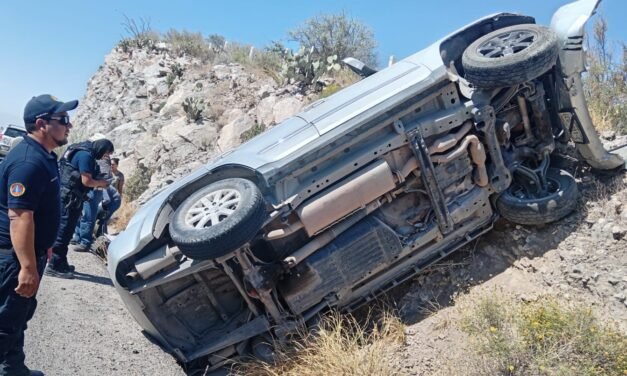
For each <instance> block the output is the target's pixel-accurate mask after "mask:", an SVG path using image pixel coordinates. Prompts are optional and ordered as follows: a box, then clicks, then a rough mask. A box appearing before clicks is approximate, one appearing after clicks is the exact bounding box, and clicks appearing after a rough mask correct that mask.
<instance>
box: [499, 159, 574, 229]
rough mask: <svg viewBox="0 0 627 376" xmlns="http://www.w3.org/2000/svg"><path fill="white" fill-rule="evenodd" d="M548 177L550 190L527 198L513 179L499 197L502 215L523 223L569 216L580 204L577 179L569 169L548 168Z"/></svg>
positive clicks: (549, 221) (547, 221)
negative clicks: (542, 195)
mask: <svg viewBox="0 0 627 376" xmlns="http://www.w3.org/2000/svg"><path fill="white" fill-rule="evenodd" d="M546 179H547V183H548V186H549V191H548V193H547V195H546V196H544V197H528V196H526V195H525V194H524V193H523V190H521V189H519V188H520V187H519V186H518V185H517V184H516V183H515V182H513V183H512V185H511V186H510V187H509V188H508V189H507V190H505V191H504V192H503V193H502V194H501V196H500V197H499V198H498V199H497V200H496V208H497V210H498V211H499V213H500V214H501V216H503V218H505V219H507V220H509V221H510V222H513V223H518V224H522V225H541V224H546V223H551V222H555V221H557V220H560V219H562V218H564V217H566V216H567V215H568V214H570V213H571V212H572V211H573V210H574V209H575V207H576V206H577V199H578V198H579V190H578V189H577V182H576V181H575V178H573V177H572V175H570V174H569V173H568V172H566V171H564V170H559V169H556V168H550V169H548V171H547V173H546Z"/></svg>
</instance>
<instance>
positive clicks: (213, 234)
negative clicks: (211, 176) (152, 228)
mask: <svg viewBox="0 0 627 376" xmlns="http://www.w3.org/2000/svg"><path fill="white" fill-rule="evenodd" d="M265 219H266V213H265V202H264V200H263V196H262V195H261V192H259V189H258V188H257V186H256V185H255V184H254V183H253V182H251V181H249V180H246V179H239V178H233V179H225V180H220V181H217V182H215V183H213V184H210V185H208V186H206V187H204V188H202V189H201V190H199V191H197V192H196V193H194V194H192V195H191V196H190V197H189V198H187V199H186V200H185V201H184V202H183V204H182V205H181V206H179V208H178V209H176V212H175V213H174V218H173V219H172V222H171V223H170V235H171V236H172V240H173V241H174V243H175V244H176V245H177V246H178V247H179V249H180V250H181V252H182V253H183V254H184V255H186V256H188V257H190V258H192V259H195V260H207V259H213V258H217V257H221V256H224V255H226V254H227V253H229V252H232V251H234V250H236V249H237V248H239V247H241V246H242V245H244V244H246V243H248V242H249V241H250V240H251V239H252V238H253V237H254V236H255V235H256V234H257V232H258V231H259V230H260V229H261V227H262V225H263V223H264V221H265Z"/></svg>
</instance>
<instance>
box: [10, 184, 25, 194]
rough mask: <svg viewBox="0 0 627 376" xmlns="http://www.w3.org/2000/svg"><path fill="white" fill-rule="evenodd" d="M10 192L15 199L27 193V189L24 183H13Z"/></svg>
mask: <svg viewBox="0 0 627 376" xmlns="http://www.w3.org/2000/svg"><path fill="white" fill-rule="evenodd" d="M9 192H10V193H11V196H13V197H20V196H22V195H23V194H24V193H26V187H25V186H24V184H22V183H13V184H11V187H9Z"/></svg>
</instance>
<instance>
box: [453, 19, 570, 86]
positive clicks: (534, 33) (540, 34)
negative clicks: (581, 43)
mask: <svg viewBox="0 0 627 376" xmlns="http://www.w3.org/2000/svg"><path fill="white" fill-rule="evenodd" d="M558 51H559V46H558V39H557V36H556V35H555V33H554V32H553V31H552V30H551V29H549V28H547V27H544V26H539V25H535V24H522V25H514V26H509V27H505V28H503V29H498V30H495V31H493V32H491V33H488V34H486V35H484V36H483V37H481V38H479V39H477V40H476V41H474V42H473V43H472V44H470V46H468V47H467V48H466V50H465V51H464V54H463V56H462V65H463V67H464V74H465V77H466V80H467V81H468V82H470V83H471V84H473V85H474V86H475V87H478V88H485V89H489V88H499V87H506V86H514V85H518V84H522V83H523V82H527V81H530V80H533V79H534V78H537V77H539V76H541V75H542V74H544V73H545V72H547V71H548V70H549V69H551V68H552V67H553V66H554V65H555V62H556V61H557V55H558Z"/></svg>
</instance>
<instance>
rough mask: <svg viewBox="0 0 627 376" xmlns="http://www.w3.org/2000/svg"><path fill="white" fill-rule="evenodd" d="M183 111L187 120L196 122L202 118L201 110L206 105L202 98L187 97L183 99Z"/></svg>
mask: <svg viewBox="0 0 627 376" xmlns="http://www.w3.org/2000/svg"><path fill="white" fill-rule="evenodd" d="M182 105H183V111H185V116H186V117H187V121H189V122H198V121H201V120H202V119H203V112H204V111H205V108H206V105H205V101H204V99H201V98H194V97H187V98H185V100H184V101H183V104H182Z"/></svg>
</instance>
